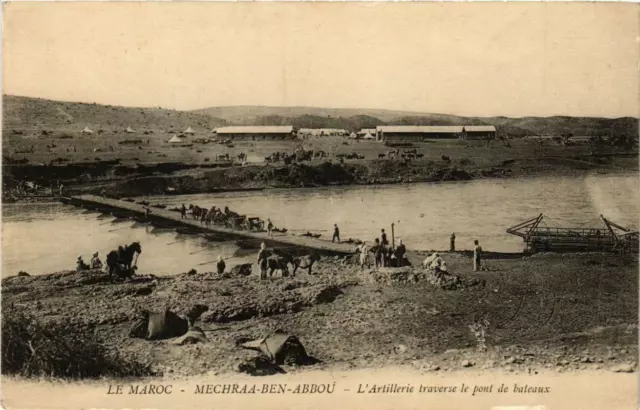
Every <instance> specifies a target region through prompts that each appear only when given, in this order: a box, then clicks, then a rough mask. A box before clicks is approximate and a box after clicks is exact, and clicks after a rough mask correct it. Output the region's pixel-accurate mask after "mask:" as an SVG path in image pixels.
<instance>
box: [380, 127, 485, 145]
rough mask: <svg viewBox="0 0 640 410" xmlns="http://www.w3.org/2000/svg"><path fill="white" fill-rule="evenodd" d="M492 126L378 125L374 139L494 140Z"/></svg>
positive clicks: (417, 140) (412, 140) (398, 140)
mask: <svg viewBox="0 0 640 410" xmlns="http://www.w3.org/2000/svg"><path fill="white" fill-rule="evenodd" d="M495 136H496V127H494V126H493V125H379V126H378V127H376V139H377V140H378V141H381V142H419V141H424V140H427V139H445V138H465V139H486V138H495Z"/></svg>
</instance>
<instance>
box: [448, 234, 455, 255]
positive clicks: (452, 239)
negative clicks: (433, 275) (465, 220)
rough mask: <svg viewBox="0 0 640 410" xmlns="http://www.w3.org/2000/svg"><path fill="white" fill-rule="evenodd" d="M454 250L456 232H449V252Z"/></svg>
mask: <svg viewBox="0 0 640 410" xmlns="http://www.w3.org/2000/svg"><path fill="white" fill-rule="evenodd" d="M455 251H456V233H455V232H454V233H452V234H451V238H450V239H449V252H455Z"/></svg>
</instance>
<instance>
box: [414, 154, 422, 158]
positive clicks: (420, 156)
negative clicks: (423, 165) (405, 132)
mask: <svg viewBox="0 0 640 410" xmlns="http://www.w3.org/2000/svg"><path fill="white" fill-rule="evenodd" d="M416 158H424V154H416Z"/></svg>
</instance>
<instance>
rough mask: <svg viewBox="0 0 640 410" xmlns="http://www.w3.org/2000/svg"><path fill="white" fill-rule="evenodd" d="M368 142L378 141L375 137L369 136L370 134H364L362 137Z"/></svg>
mask: <svg viewBox="0 0 640 410" xmlns="http://www.w3.org/2000/svg"><path fill="white" fill-rule="evenodd" d="M362 138H364V139H366V140H374V139H376V137H374V136H373V135H371V134H369V133H368V132H367V133H366V134H364V137H362Z"/></svg>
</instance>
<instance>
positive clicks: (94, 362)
mask: <svg viewBox="0 0 640 410" xmlns="http://www.w3.org/2000/svg"><path fill="white" fill-rule="evenodd" d="M2 373H3V374H15V375H20V376H24V377H42V376H49V377H59V378H65V379H77V378H98V377H142V376H148V375H152V374H153V373H152V372H151V370H150V368H149V367H148V366H147V365H144V364H141V363H139V362H136V361H131V360H127V359H125V358H123V357H121V356H120V355H119V354H117V353H110V352H109V351H108V349H107V348H106V347H105V346H104V345H103V344H102V343H101V342H100V341H99V339H98V338H97V336H96V335H95V333H94V332H93V330H92V329H90V328H86V327H80V326H79V325H76V324H72V323H51V324H46V325H45V324H43V323H41V322H39V321H38V320H36V319H35V318H33V317H31V316H29V315H27V314H25V313H24V312H22V311H20V310H16V309H8V310H7V309H3V312H2Z"/></svg>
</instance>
